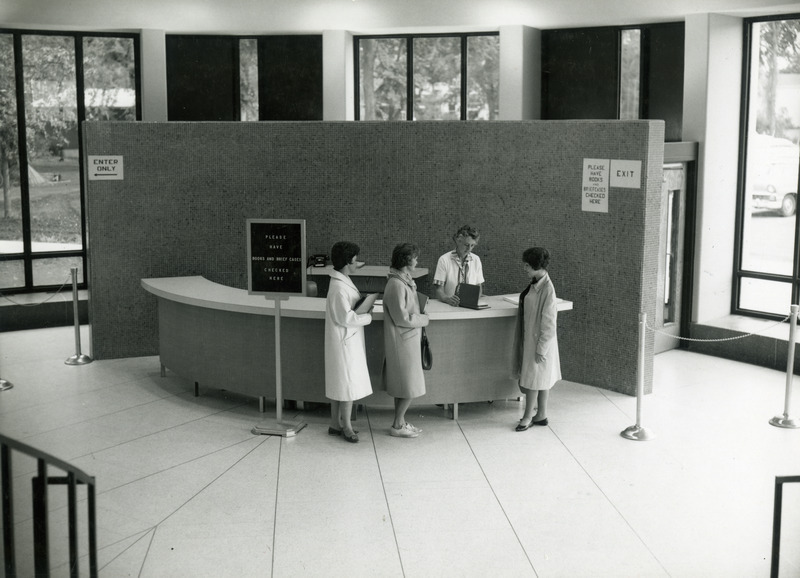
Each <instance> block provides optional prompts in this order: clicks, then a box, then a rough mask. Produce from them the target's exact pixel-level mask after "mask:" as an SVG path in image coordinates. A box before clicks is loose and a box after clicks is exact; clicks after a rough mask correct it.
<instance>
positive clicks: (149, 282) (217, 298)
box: [141, 275, 572, 321]
mask: <svg viewBox="0 0 800 578" xmlns="http://www.w3.org/2000/svg"><path fill="white" fill-rule="evenodd" d="M141 283H142V287H143V288H144V289H145V290H147V291H148V292H150V293H152V294H153V295H155V296H156V297H161V298H163V299H169V300H171V301H176V302H178V303H185V304H187V305H194V306H197V307H205V308H208V309H218V310H222V311H233V312H238V313H250V314H255V315H275V301H274V299H269V298H267V297H264V296H263V295H250V294H249V293H248V292H247V291H246V290H245V289H236V288H234V287H228V286H227V285H221V284H219V283H214V282H213V281H209V280H208V279H206V278H205V277H202V276H200V275H195V276H189V277H160V278H154V279H142V281H141ZM505 297H508V298H509V299H510V300H511V301H514V300H515V299H516V298H517V297H518V295H517V294H513V295H506V296H503V295H487V296H484V297H482V300H485V301H486V302H487V303H488V304H489V307H488V308H487V309H480V310H473V309H465V308H460V307H451V306H450V305H447V304H445V303H442V302H440V301H434V300H433V299H431V300H429V301H428V305H427V313H428V315H429V316H430V318H431V321H436V320H457V319H488V318H492V317H511V316H514V315H516V313H517V304H516V303H512V302H511V301H509V299H506V298H505ZM280 309H281V317H296V318H305V319H324V318H325V299H324V298H319V297H289V299H287V300H285V301H282V303H281V306H280ZM570 309H572V302H571V301H565V300H563V299H559V301H558V310H559V311H568V310H570ZM372 317H373V319H376V320H382V319H383V308H382V307H381V306H380V305H378V306H376V307H375V309H374V310H373V311H372Z"/></svg>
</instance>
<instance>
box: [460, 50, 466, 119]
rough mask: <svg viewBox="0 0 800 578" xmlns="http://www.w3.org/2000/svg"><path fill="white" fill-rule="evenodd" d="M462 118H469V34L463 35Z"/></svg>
mask: <svg viewBox="0 0 800 578" xmlns="http://www.w3.org/2000/svg"><path fill="white" fill-rule="evenodd" d="M461 120H467V36H466V35H462V36H461Z"/></svg>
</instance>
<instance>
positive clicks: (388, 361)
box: [383, 270, 428, 398]
mask: <svg viewBox="0 0 800 578" xmlns="http://www.w3.org/2000/svg"><path fill="white" fill-rule="evenodd" d="M427 325H428V316H427V315H424V314H421V313H420V311H419V300H418V299H417V289H416V286H415V284H414V281H413V280H412V279H411V278H410V277H407V276H406V275H404V274H403V273H400V272H399V271H395V270H391V272H390V273H389V280H388V282H387V283H386V289H385V290H384V292H383V346H384V351H385V355H386V357H385V361H384V365H383V382H384V385H385V386H386V393H388V394H389V395H391V396H393V397H402V398H413V397H419V396H421V395H424V394H425V376H424V375H423V373H422V353H421V339H422V330H421V328H422V327H425V326H427Z"/></svg>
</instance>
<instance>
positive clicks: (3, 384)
mask: <svg viewBox="0 0 800 578" xmlns="http://www.w3.org/2000/svg"><path fill="white" fill-rule="evenodd" d="M12 387H14V384H13V383H11V382H8V381H6V380H5V379H0V391H5V390H7V389H11V388H12Z"/></svg>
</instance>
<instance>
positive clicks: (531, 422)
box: [514, 420, 533, 431]
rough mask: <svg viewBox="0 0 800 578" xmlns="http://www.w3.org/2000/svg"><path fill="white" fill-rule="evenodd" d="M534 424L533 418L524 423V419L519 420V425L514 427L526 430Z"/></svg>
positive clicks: (517, 429)
mask: <svg viewBox="0 0 800 578" xmlns="http://www.w3.org/2000/svg"><path fill="white" fill-rule="evenodd" d="M532 425H533V420H531V421H530V422H528V423H527V424H524V423H522V420H519V423H518V424H517V427H515V428H514V431H525V430H527V429H528V428H530V427H531V426H532Z"/></svg>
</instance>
